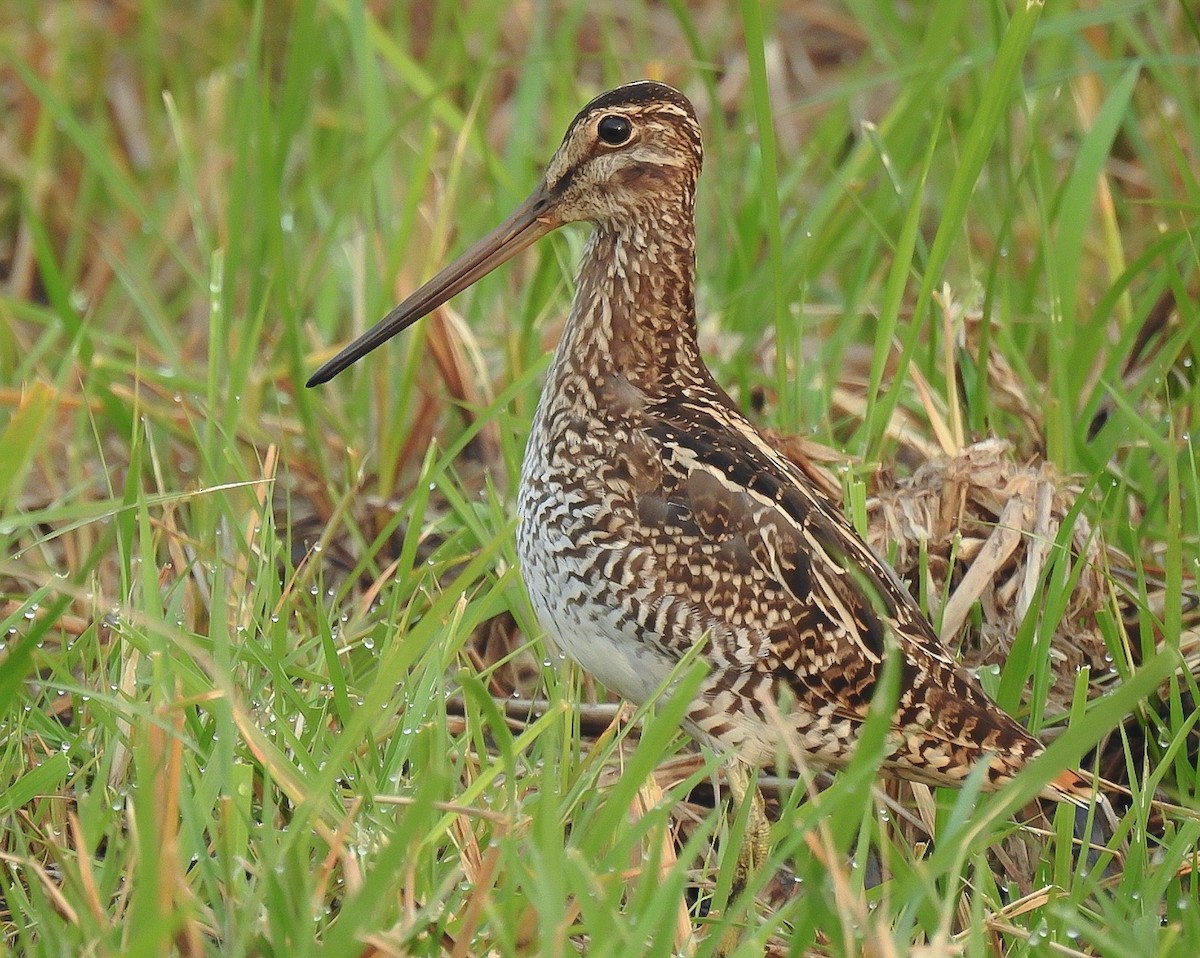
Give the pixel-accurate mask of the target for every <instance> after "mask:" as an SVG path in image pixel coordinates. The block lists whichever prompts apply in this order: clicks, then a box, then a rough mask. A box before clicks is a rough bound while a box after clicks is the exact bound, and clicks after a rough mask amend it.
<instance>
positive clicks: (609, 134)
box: [596, 114, 633, 146]
mask: <svg viewBox="0 0 1200 958" xmlns="http://www.w3.org/2000/svg"><path fill="white" fill-rule="evenodd" d="M596 132H597V133H598V134H600V139H602V140H603V141H604V142H605V143H607V144H608V145H609V146H620V145H621V144H622V143H624V142H625V141H626V140H628V139H629V137H630V136H631V135H632V134H633V124H631V123H630V122H629V121H628V120H627V119H625V117H623V116H614V115H612V114H609V115H608V116H602V117H600V123H599V125H598V126H597V127H596Z"/></svg>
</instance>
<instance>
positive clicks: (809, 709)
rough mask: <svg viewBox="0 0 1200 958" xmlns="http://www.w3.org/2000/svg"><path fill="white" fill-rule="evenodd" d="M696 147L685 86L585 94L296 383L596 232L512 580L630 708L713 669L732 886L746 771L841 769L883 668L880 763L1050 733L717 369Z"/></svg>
mask: <svg viewBox="0 0 1200 958" xmlns="http://www.w3.org/2000/svg"><path fill="white" fill-rule="evenodd" d="M702 161H703V144H702V135H701V127H700V123H699V121H698V120H697V116H696V111H695V109H694V108H693V106H692V104H691V103H690V101H689V100H688V99H687V97H685V96H684V95H683V94H682V93H680V92H679V91H678V90H676V89H674V88H672V87H670V86H668V85H666V84H663V83H660V82H656V81H653V80H639V81H636V82H633V83H628V84H625V85H623V86H619V87H617V88H615V89H613V90H610V91H608V92H605V93H603V94H601V95H599V96H597V97H595V98H594V99H593V100H592V101H591V102H589V103H588V104H587V105H586V106H584V108H583V109H582V110H580V111H579V113H578V115H576V117H575V118H574V120H572V121H571V123H570V125H569V126H568V128H567V131H566V134H565V136H564V137H563V140H562V143H561V145H560V146H559V148H558V150H557V151H556V152H555V153H554V155H553V157H552V158H551V160H550V162H549V164H548V165H547V167H546V169H545V173H544V175H543V177H542V179H541V181H540V182H539V183H538V185H537V186H536V188H535V189H534V190H533V192H532V193H531V194H530V195H529V197H528V198H527V199H526V200H525V201H524V202H523V203H521V204H520V205H519V206H518V207H517V208H516V210H515V211H514V212H513V213H512V214H511V215H510V216H509V217H508V218H507V219H505V220H504V221H503V222H502V223H501V224H500V225H499V226H498V227H497V228H496V229H495V230H494V231H493V232H491V233H490V234H488V235H487V236H485V237H484V238H483V239H481V240H479V241H478V242H477V243H475V244H474V245H473V246H471V247H470V248H469V249H468V250H467V251H466V252H464V253H463V254H462V255H461V256H460V257H459V258H458V259H457V260H455V261H454V262H453V263H452V264H451V265H449V266H447V267H446V268H445V269H443V270H442V271H441V272H439V273H438V274H437V275H435V276H434V277H433V278H432V279H430V280H429V281H428V282H427V283H425V284H424V285H423V286H421V287H420V288H419V289H418V290H416V291H415V292H414V293H413V294H412V295H411V296H409V297H408V298H407V299H405V300H404V301H403V302H402V303H400V304H399V305H398V306H396V307H395V308H394V309H392V310H391V311H390V312H389V313H388V314H387V315H386V316H385V317H384V318H383V319H382V320H381V321H380V322H378V323H377V324H376V325H375V326H374V327H373V328H371V329H370V330H368V331H367V332H366V333H365V334H363V335H362V336H361V337H359V338H358V339H356V340H355V341H354V342H352V343H351V344H350V345H349V346H347V347H346V348H345V349H344V350H342V351H341V352H339V353H338V354H337V355H336V356H334V357H333V358H332V359H330V360H329V361H328V362H326V363H325V364H324V365H322V366H321V367H320V368H319V369H318V370H317V371H316V372H315V373H314V374H313V375H312V377H311V378H310V379H309V381H308V386H310V387H311V386H315V385H318V384H321V383H324V382H327V381H328V380H330V379H332V378H333V377H334V376H336V375H337V374H338V373H340V372H341V371H342V370H344V369H346V368H347V367H348V366H350V365H351V364H353V363H355V362H357V361H358V360H359V359H361V358H362V357H363V356H365V355H366V354H367V353H369V352H370V351H372V350H373V349H375V348H376V347H378V346H379V345H380V344H382V343H384V342H386V341H387V340H389V339H390V338H392V337H393V336H395V335H396V334H397V333H399V332H400V331H401V330H403V329H405V328H407V327H408V326H410V325H412V324H413V323H415V322H416V321H417V320H419V319H420V318H421V317H423V316H425V315H426V314H428V313H429V312H431V311H432V310H434V309H436V308H437V307H438V306H440V305H441V304H443V303H444V302H446V301H447V300H448V299H450V298H451V297H453V296H455V295H456V294H458V293H459V292H461V291H462V290H464V289H466V288H467V287H469V286H470V285H472V284H473V283H475V282H476V281H477V280H479V279H480V278H481V277H483V276H484V275H485V274H487V273H489V272H491V271H492V270H493V269H495V268H496V267H498V266H499V265H501V264H502V263H503V262H505V261H507V260H508V259H509V258H511V257H512V256H514V255H515V254H517V253H518V252H520V251H521V250H523V249H525V248H527V247H528V246H530V245H531V244H532V243H534V242H535V241H536V240H538V239H539V238H541V237H542V236H544V235H546V234H547V233H549V232H551V231H552V230H555V229H557V228H559V227H561V226H564V225H566V224H569V223H576V222H589V223H591V224H592V227H593V229H592V233H591V236H590V239H589V240H588V242H587V244H586V246H585V248H584V251H583V254H582V260H581V263H580V266H579V273H578V279H577V281H576V289H575V294H574V300H573V303H572V305H571V308H570V313H569V315H568V318H567V321H566V323H565V326H564V329H563V332H562V335H561V338H560V340H559V343H558V346H557V348H556V350H555V352H554V356H553V359H552V361H551V364H550V367H549V369H548V372H547V374H546V380H545V384H544V386H543V389H542V392H541V396H540V399H539V402H538V405H537V408H536V412H535V414H534V417H533V423H532V426H531V429H530V433H529V439H528V445H527V446H526V450H525V456H524V461H523V465H522V469H521V475H520V481H519V484H518V488H517V494H516V511H517V517H518V523H517V533H516V540H517V554H518V559H519V563H520V567H521V572H522V577H523V579H524V581H525V585H526V587H527V590H528V593H529V597H530V600H531V602H532V604H533V608H534V610H535V611H536V613H537V618H538V620H539V622H540V624H541V626H542V628H543V629H544V630H545V633H546V635H547V637H548V638H549V639H550V641H551V642H552V643H553V644H554V645H555V646H557V647H558V649H560V650H561V651H563V652H565V653H566V654H567V655H568V656H569V657H571V658H572V659H574V660H575V661H576V662H577V663H578V664H579V665H580V666H581V667H582V668H583V669H584V670H585V671H587V672H588V673H590V674H591V675H592V676H593V677H594V678H595V679H597V680H599V681H600V682H601V683H602V684H603V685H604V686H606V687H607V688H608V689H610V690H612V691H615V692H616V693H618V694H619V695H621V696H622V697H624V698H625V699H628V700H630V701H632V702H634V703H638V704H641V703H644V702H646V701H647V699H649V698H650V697H651V696H653V695H654V694H655V693H656V691H657V690H659V689H660V688H661V687H662V686H663V683H664V682H667V681H668V680H669V679H670V677H671V675H672V673H673V670H675V669H677V668H678V666H679V664H680V662H681V661H682V660H683V659H684V658H685V656H687V655H688V654H689V653H694V654H698V656H699V658H700V659H701V660H702V661H703V663H704V665H705V666H706V667H707V668H706V672H705V674H704V677H703V679H702V680H701V681H700V684H699V687H698V689H697V690H696V691H695V692H694V694H693V695H692V696H691V700H690V702H688V703H687V710H686V716H685V719H684V721H683V724H684V727H685V728H686V730H687V731H688V732H689V733H690V734H691V735H692V736H693V737H694V738H695V739H697V740H698V741H699V742H701V743H702V744H705V745H708V746H710V747H712V748H713V749H715V750H716V751H717V752H718V753H720V754H721V755H723V756H726V757H727V758H728V768H729V775H728V778H727V781H728V782H729V785H730V788H731V791H732V792H733V794H734V798H735V799H737V800H739V801H749V802H750V811H749V813H748V817H749V821H750V824H749V825H748V838H747V841H746V843H745V845H746V848H747V849H748V850H743V851H742V852H740V853H739V859H738V865H737V875H738V876H739V879H740V880H744V878H745V875H746V874H747V873H748V872H749V871H751V870H753V869H754V868H755V867H758V866H759V865H761V863H762V860H763V858H764V857H765V842H766V840H767V839H766V834H765V830H766V828H767V824H766V817H765V814H764V812H763V809H762V800H761V796H760V795H759V792H758V789H757V788H756V787H755V786H754V785H753V783H752V777H753V770H755V769H756V768H758V767H760V766H762V765H765V764H769V763H771V762H773V761H774V760H775V759H776V758H777V757H778V756H780V755H781V754H783V755H787V754H791V755H795V756H799V757H800V758H801V759H802V760H803V761H806V762H811V763H813V764H815V765H818V766H824V767H830V768H837V767H839V766H844V765H845V764H846V763H847V762H848V761H849V759H850V758H851V756H852V755H853V754H854V751H855V747H856V745H857V743H858V740H859V736H860V733H861V731H862V728H863V725H864V722H865V721H866V719H867V716H868V711H869V710H870V708H871V706H872V701H873V700H874V698H875V697H876V693H877V691H878V689H879V688H880V685H881V682H882V681H883V677H884V667H885V664H886V663H887V662H888V661H889V660H894V665H893V670H892V672H891V673H889V675H892V674H894V675H897V676H898V689H897V690H895V692H894V695H893V704H892V708H891V717H890V722H889V725H888V729H887V735H886V746H885V754H884V757H883V760H882V766H881V770H882V772H883V773H885V774H888V775H892V776H895V777H898V778H902V779H909V780H913V781H916V782H922V783H926V784H929V785H934V786H959V785H962V784H963V783H964V781H965V780H966V779H967V777H968V776H970V775H971V774H972V773H973V772H975V771H976V770H977V769H980V768H982V772H980V773H979V776H980V778H981V780H982V782H983V786H984V787H985V788H988V789H998V788H1000V787H1001V786H1003V785H1004V784H1005V783H1006V782H1008V781H1010V780H1011V779H1012V778H1013V777H1014V776H1015V775H1016V774H1017V773H1018V772H1019V771H1020V770H1021V769H1022V768H1023V767H1024V766H1025V765H1026V764H1027V763H1028V762H1029V761H1030V760H1031V759H1033V758H1034V757H1035V756H1037V755H1038V754H1040V753H1041V751H1042V749H1043V746H1042V744H1041V742H1039V740H1038V739H1037V738H1035V737H1034V736H1033V735H1032V734H1030V733H1029V732H1028V731H1027V730H1026V729H1025V728H1024V727H1023V726H1022V725H1020V724H1019V723H1018V722H1017V721H1016V720H1015V719H1014V718H1013V717H1011V716H1010V715H1009V714H1008V713H1007V712H1005V711H1004V710H1003V709H1001V708H1000V707H999V706H998V705H997V704H996V703H995V702H994V701H992V700H991V699H990V698H988V696H987V695H986V694H985V693H984V691H983V689H982V688H981V687H980V685H979V684H978V683H977V681H976V680H975V679H974V678H973V677H972V676H971V675H970V674H969V673H968V672H967V671H966V670H965V669H964V668H962V667H961V666H960V665H959V664H958V663H957V662H956V660H955V658H954V656H953V655H952V654H951V653H950V651H949V650H948V649H947V648H946V646H945V645H943V643H942V642H941V641H940V640H939V639H938V637H937V634H936V633H935V632H934V630H933V627H932V626H931V624H930V622H929V619H928V618H927V617H926V616H925V614H924V613H923V612H922V611H921V609H920V607H919V605H918V604H917V602H916V601H915V600H914V599H913V597H912V595H911V594H910V593H909V591H908V589H907V587H906V586H905V585H904V584H903V582H902V581H901V580H900V578H899V577H898V575H897V574H896V573H895V572H894V571H893V570H892V569H891V568H890V567H889V566H888V565H887V564H886V563H885V562H884V561H883V560H881V559H880V558H879V556H877V555H876V554H875V553H874V552H873V551H872V550H871V548H870V547H869V546H867V544H866V543H865V542H864V541H863V540H862V538H861V537H860V536H859V535H858V533H857V532H856V531H855V529H854V527H853V525H852V524H851V523H850V522H849V521H848V520H847V518H846V517H845V515H844V514H843V512H842V509H841V507H840V505H839V504H837V503H836V502H834V501H832V500H831V499H830V498H829V497H828V495H827V494H826V493H824V492H823V491H822V490H820V489H819V488H817V487H816V486H815V485H814V484H813V482H812V481H811V480H810V479H809V478H807V477H806V475H805V474H804V472H803V471H802V470H801V469H799V468H798V467H797V466H796V465H795V464H794V463H793V462H791V461H790V460H788V459H787V458H786V457H785V456H783V455H782V454H781V453H780V452H779V451H777V450H776V449H775V448H773V447H772V445H771V444H770V443H769V442H768V440H767V439H766V438H764V436H763V434H762V433H761V432H760V431H759V429H758V428H756V426H755V425H754V424H753V423H752V422H751V421H750V420H749V419H748V418H747V417H746V416H745V415H744V414H743V413H742V412H741V411H740V410H739V409H738V407H737V406H736V404H735V403H734V401H733V400H732V399H731V398H730V396H729V394H728V393H727V392H726V391H725V390H724V389H723V388H722V387H721V386H720V385H719V384H718V382H717V381H716V379H715V378H714V376H713V374H712V373H711V372H710V371H709V368H708V366H707V365H706V364H705V362H704V359H703V357H702V355H701V351H700V346H699V340H698V334H697V315H696V230H695V207H696V193H697V183H698V179H699V176H700V171H701V166H702ZM698 643H702V647H701V649H700V650H699V651H698V653H696V645H697V644H698ZM1046 792H1047V794H1049V795H1051V796H1052V797H1055V798H1058V799H1060V800H1064V799H1065V800H1070V801H1075V802H1077V803H1078V802H1081V801H1086V798H1087V796H1088V794H1089V793H1090V786H1089V783H1088V782H1087V780H1086V779H1084V778H1083V777H1082V776H1081V775H1079V774H1077V773H1076V772H1074V771H1072V770H1069V769H1068V770H1066V771H1064V772H1063V773H1062V774H1061V775H1059V776H1058V778H1056V779H1055V780H1054V781H1053V782H1051V783H1050V784H1049V785H1048V786H1047V787H1046Z"/></svg>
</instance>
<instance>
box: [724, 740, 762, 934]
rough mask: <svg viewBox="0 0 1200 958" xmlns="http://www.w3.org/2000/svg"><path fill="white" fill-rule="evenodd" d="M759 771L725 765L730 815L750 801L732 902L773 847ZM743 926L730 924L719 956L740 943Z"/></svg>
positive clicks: (739, 764) (733, 763) (735, 764)
mask: <svg viewBox="0 0 1200 958" xmlns="http://www.w3.org/2000/svg"><path fill="white" fill-rule="evenodd" d="M756 775H757V773H756V771H755V770H754V769H752V768H751V767H750V766H749V765H747V764H746V763H745V762H742V761H739V760H738V759H736V758H734V759H730V760H729V762H728V763H727V764H726V766H725V780H726V781H727V782H728V783H729V791H730V793H731V794H732V796H733V802H732V804H731V805H730V809H729V811H730V818H731V819H732V818H733V816H734V815H736V813H737V810H738V809H739V808H740V807H741V806H742V805H743V804H746V803H747V802H748V803H749V806H748V808H747V810H746V833H745V834H744V835H743V836H742V840H741V841H740V842H739V843H738V847H737V861H735V862H734V871H733V882H732V884H731V886H730V889H729V901H730V903H731V904H732V903H733V902H734V901H736V900H737V899H738V898H739V897H740V896H741V895H742V893H743V892H744V891H745V890H746V886H747V885H748V884H749V882H750V876H751V875H753V874H754V873H755V872H757V871H759V870H760V869H761V868H762V867H763V865H765V864H766V861H767V855H768V854H769V852H770V850H771V840H770V839H771V823H770V821H769V820H768V819H767V809H766V806H765V804H764V803H763V797H762V792H760V791H759V789H758V782H757V780H756ZM739 937H740V935H739V929H738V928H737V927H736V926H730V928H729V929H728V930H727V931H726V932H725V934H724V935H723V936H722V938H721V944H720V946H719V947H718V948H717V954H718V955H727V954H729V953H730V952H731V951H733V949H734V948H735V947H736V946H737V943H738V938H739Z"/></svg>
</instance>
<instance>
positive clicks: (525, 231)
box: [307, 185, 559, 386]
mask: <svg viewBox="0 0 1200 958" xmlns="http://www.w3.org/2000/svg"><path fill="white" fill-rule="evenodd" d="M552 205H553V203H552V200H551V199H550V196H549V194H548V193H547V192H546V188H545V186H544V185H543V186H539V187H538V188H537V189H536V190H534V191H533V193H532V194H530V196H529V198H528V199H526V200H525V202H523V203H522V204H521V205H520V206H518V207H517V208H516V210H514V211H513V214H512V215H511V216H510V217H509V218H508V219H506V220H505V221H504V222H503V223H501V224H500V225H499V226H497V227H496V228H495V229H494V230H492V232H490V233H489V234H488V235H487V236H485V237H484V238H483V239H481V240H480V241H479V242H478V243H476V244H475V245H474V246H472V247H471V248H470V249H469V250H467V251H466V252H465V253H463V254H462V256H460V257H459V258H458V259H456V260H455V261H454V262H453V263H451V264H450V265H449V266H447V267H446V268H445V269H444V270H442V271H441V272H440V273H438V274H437V275H436V276H435V277H433V279H431V280H430V281H429V282H428V283H426V284H425V285H424V286H422V287H421V288H420V289H418V290H417V291H416V292H415V293H413V294H412V295H411V296H409V297H408V299H406V300H405V301H404V302H402V303H401V304H400V305H399V306H397V307H396V308H395V309H393V310H392V311H391V312H390V313H388V314H387V315H386V316H384V317H383V319H381V320H380V321H379V322H378V323H376V324H375V325H374V326H372V327H371V328H370V329H369V330H367V331H366V332H365V333H363V334H362V335H361V336H360V337H358V339H356V340H355V341H354V342H352V343H351V344H350V345H349V346H347V347H346V348H345V349H343V350H342V351H341V352H340V353H338V354H337V355H336V356H334V357H333V359H331V360H329V362H327V363H325V365H323V366H322V367H321V368H320V369H318V370H317V371H316V372H315V373H313V374H312V377H311V378H310V379H309V380H308V383H307V385H308V386H319V385H321V383H326V382H329V380H331V379H332V378H333V377H334V376H336V375H337V374H338V373H340V372H341V371H342V370H343V369H345V368H346V367H347V366H350V365H352V364H353V363H356V362H358V360H360V359H362V358H363V356H365V355H366V354H367V353H369V352H370V351H371V350H372V349H374V348H375V347H376V346H379V345H381V344H383V343H386V342H387V341H388V340H389V339H391V338H392V337H393V336H395V335H396V334H397V333H399V332H401V331H402V330H405V329H407V328H408V327H409V326H411V325H412V324H413V323H415V322H416V321H417V320H418V319H420V318H421V317H422V316H426V315H428V314H429V313H431V312H433V311H434V310H435V309H437V308H438V307H439V306H441V305H442V303H444V302H446V300H448V299H450V297H451V296H457V295H458V294H459V293H461V292H462V291H463V290H464V289H466V288H467V287H468V286H470V285H471V284H472V283H475V282H477V281H479V280H480V279H482V278H483V277H484V276H486V275H487V274H488V273H490V272H491V271H492V270H494V269H495V268H496V267H497V266H499V265H500V264H501V263H504V262H506V261H507V260H509V259H511V258H512V257H513V256H515V255H516V254H517V253H519V252H521V250H523V249H525V248H526V247H527V246H529V245H530V244H532V243H533V242H535V241H536V240H538V239H540V238H541V237H543V236H545V235H546V234H547V233H549V232H550V231H551V230H553V229H554V228H555V227H556V226H558V225H559V222H558V220H557V218H556V217H555V216H554V215H553V212H552Z"/></svg>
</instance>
